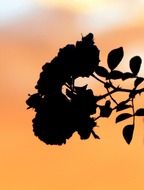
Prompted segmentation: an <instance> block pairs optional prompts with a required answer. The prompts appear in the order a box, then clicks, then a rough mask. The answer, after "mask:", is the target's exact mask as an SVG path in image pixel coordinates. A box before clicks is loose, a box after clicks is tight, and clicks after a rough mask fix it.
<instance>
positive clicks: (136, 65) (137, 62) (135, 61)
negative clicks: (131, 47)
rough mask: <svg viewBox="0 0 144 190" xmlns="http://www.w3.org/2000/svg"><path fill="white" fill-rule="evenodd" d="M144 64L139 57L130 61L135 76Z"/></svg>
mask: <svg viewBox="0 0 144 190" xmlns="http://www.w3.org/2000/svg"><path fill="white" fill-rule="evenodd" d="M141 63H142V59H141V57H139V56H134V57H133V58H131V60H130V69H131V71H132V72H133V74H134V75H135V76H136V75H137V74H138V72H139V70H140V67H141Z"/></svg>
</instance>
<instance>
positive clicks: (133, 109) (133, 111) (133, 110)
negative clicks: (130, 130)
mask: <svg viewBox="0 0 144 190" xmlns="http://www.w3.org/2000/svg"><path fill="white" fill-rule="evenodd" d="M132 113H133V125H134V126H135V115H134V114H135V108H134V98H132Z"/></svg>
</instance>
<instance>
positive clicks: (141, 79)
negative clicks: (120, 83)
mask: <svg viewBox="0 0 144 190" xmlns="http://www.w3.org/2000/svg"><path fill="white" fill-rule="evenodd" d="M143 81H144V78H142V77H137V78H136V80H135V82H134V86H135V88H136V87H137V86H138V85H139V84H141V83H142V82H143Z"/></svg>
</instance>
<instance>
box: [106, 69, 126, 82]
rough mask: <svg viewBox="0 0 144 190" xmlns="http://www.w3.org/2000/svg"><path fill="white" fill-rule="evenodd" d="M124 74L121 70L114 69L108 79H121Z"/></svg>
mask: <svg viewBox="0 0 144 190" xmlns="http://www.w3.org/2000/svg"><path fill="white" fill-rule="evenodd" d="M122 76H123V73H122V72H121V71H117V70H114V71H111V72H110V74H109V76H108V79H114V80H116V79H121V78H122Z"/></svg>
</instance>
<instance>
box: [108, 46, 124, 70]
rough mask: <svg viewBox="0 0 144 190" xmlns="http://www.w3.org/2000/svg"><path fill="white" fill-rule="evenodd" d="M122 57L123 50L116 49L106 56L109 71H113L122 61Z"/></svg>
mask: <svg viewBox="0 0 144 190" xmlns="http://www.w3.org/2000/svg"><path fill="white" fill-rule="evenodd" d="M123 55H124V52H123V48H122V47H120V48H117V49H113V50H112V51H111V52H110V53H109V54H108V59H107V62H108V66H109V68H110V69H111V70H114V69H115V68H116V67H117V66H118V65H119V63H120V61H121V60H122V58H123Z"/></svg>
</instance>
